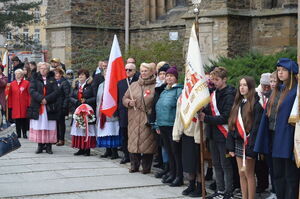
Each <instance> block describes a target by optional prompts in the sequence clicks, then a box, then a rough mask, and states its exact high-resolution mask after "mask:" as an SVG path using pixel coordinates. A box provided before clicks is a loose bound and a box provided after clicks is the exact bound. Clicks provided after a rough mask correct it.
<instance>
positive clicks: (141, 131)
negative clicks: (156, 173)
mask: <svg viewBox="0 0 300 199" xmlns="http://www.w3.org/2000/svg"><path fill="white" fill-rule="evenodd" d="M140 72H141V75H140V77H139V80H138V81H136V82H133V83H132V84H131V85H130V86H129V89H128V90H127V91H126V93H125V95H124V97H123V105H124V106H125V107H127V108H128V151H129V153H130V155H129V156H130V164H131V168H130V169H129V172H130V173H133V172H138V171H139V167H140V164H142V168H143V170H142V173H143V174H147V173H150V172H151V165H152V159H153V154H154V153H156V151H157V146H156V140H155V136H154V134H153V133H152V131H151V124H150V121H149V115H150V113H151V107H152V104H153V98H154V93H155V83H156V80H155V76H154V72H155V68H152V67H151V65H150V64H147V63H142V64H141V66H140Z"/></svg>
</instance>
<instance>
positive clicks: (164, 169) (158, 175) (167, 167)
mask: <svg viewBox="0 0 300 199" xmlns="http://www.w3.org/2000/svg"><path fill="white" fill-rule="evenodd" d="M168 172H169V164H168V163H164V166H163V170H162V171H160V172H158V173H156V174H155V177H156V178H162V177H163V175H165V174H166V173H168Z"/></svg>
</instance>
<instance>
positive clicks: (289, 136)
mask: <svg viewBox="0 0 300 199" xmlns="http://www.w3.org/2000/svg"><path fill="white" fill-rule="evenodd" d="M296 94H297V86H295V87H294V88H292V89H291V90H290V91H289V92H288V94H287V95H286V97H285V99H284V100H283V102H282V103H281V105H280V106H279V107H278V111H277V116H276V124H275V133H274V137H273V138H272V137H271V133H270V131H269V118H268V116H267V115H266V110H265V111H264V113H263V117H262V120H261V123H260V126H259V129H258V133H257V138H256V142H255V146H254V151H255V152H258V153H263V154H270V153H272V157H275V158H289V159H294V157H293V149H294V134H295V127H294V126H293V125H291V124H289V123H288V120H289V117H290V113H291V111H292V108H293V102H294V100H295V97H296Z"/></svg>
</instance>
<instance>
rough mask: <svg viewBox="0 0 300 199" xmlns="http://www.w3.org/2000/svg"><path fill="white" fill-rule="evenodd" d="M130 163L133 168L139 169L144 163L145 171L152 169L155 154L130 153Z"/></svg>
mask: <svg viewBox="0 0 300 199" xmlns="http://www.w3.org/2000/svg"><path fill="white" fill-rule="evenodd" d="M129 157H130V164H131V169H132V170H138V169H139V168H140V164H142V168H143V171H150V170H151V165H152V159H153V154H140V153H130V154H129Z"/></svg>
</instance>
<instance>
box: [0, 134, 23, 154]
mask: <svg viewBox="0 0 300 199" xmlns="http://www.w3.org/2000/svg"><path fill="white" fill-rule="evenodd" d="M20 147H21V143H20V141H19V139H18V136H17V134H16V133H12V134H11V135H7V137H0V157H1V156H4V155H6V154H8V153H10V152H12V151H14V150H16V149H18V148H20Z"/></svg>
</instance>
